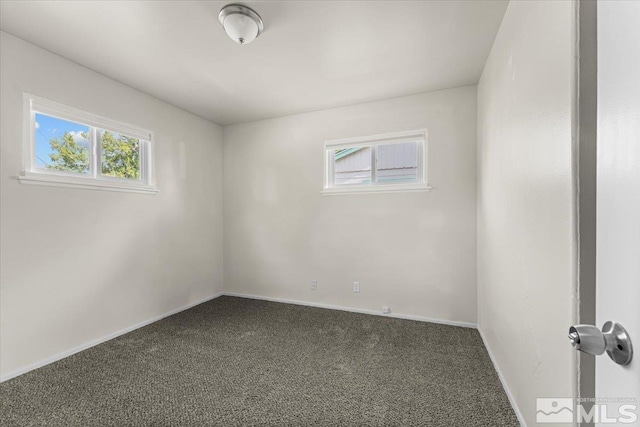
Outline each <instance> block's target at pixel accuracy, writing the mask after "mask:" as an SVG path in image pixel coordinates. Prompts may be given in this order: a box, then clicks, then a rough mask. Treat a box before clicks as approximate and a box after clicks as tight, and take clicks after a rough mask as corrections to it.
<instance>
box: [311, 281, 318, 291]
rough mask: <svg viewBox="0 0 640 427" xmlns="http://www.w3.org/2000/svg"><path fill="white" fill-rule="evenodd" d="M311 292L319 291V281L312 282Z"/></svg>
mask: <svg viewBox="0 0 640 427" xmlns="http://www.w3.org/2000/svg"><path fill="white" fill-rule="evenodd" d="M311 290H312V291H317V290H318V281H317V280H312V281H311Z"/></svg>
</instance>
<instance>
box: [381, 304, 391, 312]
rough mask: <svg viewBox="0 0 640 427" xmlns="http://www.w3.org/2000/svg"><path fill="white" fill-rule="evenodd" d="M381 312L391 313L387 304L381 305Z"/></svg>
mask: <svg viewBox="0 0 640 427" xmlns="http://www.w3.org/2000/svg"><path fill="white" fill-rule="evenodd" d="M382 313H384V314H389V313H391V309H390V308H389V306H387V305H383V306H382Z"/></svg>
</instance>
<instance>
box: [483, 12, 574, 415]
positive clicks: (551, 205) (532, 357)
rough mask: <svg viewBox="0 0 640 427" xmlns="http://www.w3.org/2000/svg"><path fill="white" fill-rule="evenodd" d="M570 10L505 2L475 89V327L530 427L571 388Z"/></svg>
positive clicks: (572, 309) (572, 64) (572, 184)
mask: <svg viewBox="0 0 640 427" xmlns="http://www.w3.org/2000/svg"><path fill="white" fill-rule="evenodd" d="M574 16H575V3H573V2H570V1H555V2H548V1H526V2H521V1H513V2H511V3H510V4H509V7H508V9H507V12H506V14H505V17H504V20H503V22H502V26H501V28H500V31H499V33H498V36H497V38H496V41H495V44H494V46H493V49H492V51H491V55H490V56H489V59H488V61H487V64H486V66H485V69H484V72H483V74H482V78H481V80H480V83H479V86H478V113H479V114H478V140H479V147H478V152H479V155H478V323H479V328H480V330H481V333H482V334H483V336H484V338H485V342H486V344H487V346H488V349H489V351H490V352H491V353H492V354H493V357H494V359H495V362H496V363H497V366H498V367H499V369H500V371H501V373H502V376H503V378H504V380H505V382H506V384H507V386H508V388H509V390H510V392H511V394H512V396H513V398H514V400H515V402H516V404H517V407H518V409H519V410H520V412H521V414H522V416H523V417H524V419H525V420H526V422H527V423H528V424H529V425H534V424H535V419H536V417H535V413H536V410H535V405H536V400H535V398H536V397H563V396H565V397H572V396H575V390H574V388H575V381H576V380H575V376H576V374H575V372H576V366H575V357H576V355H575V354H574V353H575V351H574V350H573V349H572V348H571V346H570V345H568V343H567V338H566V334H567V329H568V327H569V326H570V325H571V324H572V323H573V321H574V312H573V311H574V307H573V296H574V292H575V284H576V272H575V265H576V261H575V250H576V244H575V223H574V206H573V201H574V199H575V197H574V186H575V182H574V170H573V167H572V149H573V148H572V147H573V142H572V135H573V133H572V132H573V131H572V129H573V124H572V117H573V105H574V95H573V88H574V83H575V82H574V59H573V57H574V30H575V24H574Z"/></svg>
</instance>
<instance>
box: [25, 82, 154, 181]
mask: <svg viewBox="0 0 640 427" xmlns="http://www.w3.org/2000/svg"><path fill="white" fill-rule="evenodd" d="M152 140H153V135H152V133H151V132H150V131H147V130H144V129H139V128H136V127H133V126H130V125H126V124H124V123H119V122H116V121H113V120H111V119H108V118H105V117H100V116H97V115H95V114H91V113H87V112H85V111H81V110H78V109H76V108H72V107H68V106H66V105H62V104H58V103H56V102H53V101H48V100H46V99H42V98H39V97H36V96H33V95H28V94H25V150H24V151H25V165H24V173H23V174H22V175H21V176H20V177H19V179H20V182H23V183H31V184H45V185H61V186H69V187H79V188H95V189H102V190H113V191H130V192H143V193H155V192H157V190H156V188H155V185H154V175H153V168H152V164H153V162H152V160H153V158H152Z"/></svg>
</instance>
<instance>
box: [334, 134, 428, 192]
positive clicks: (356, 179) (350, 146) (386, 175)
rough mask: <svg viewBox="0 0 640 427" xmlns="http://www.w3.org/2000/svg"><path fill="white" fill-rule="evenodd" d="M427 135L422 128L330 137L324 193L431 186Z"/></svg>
mask: <svg viewBox="0 0 640 427" xmlns="http://www.w3.org/2000/svg"><path fill="white" fill-rule="evenodd" d="M426 135H427V133H426V131H425V130H418V131H408V132H397V133H393V134H385V135H374V136H369V137H361V138H350V139H341V140H333V141H326V142H325V182H324V190H323V194H347V193H354V192H387V191H420V190H423V191H424V190H428V189H430V187H429V186H428V185H427V181H426V165H427V162H426V158H427V137H426Z"/></svg>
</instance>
